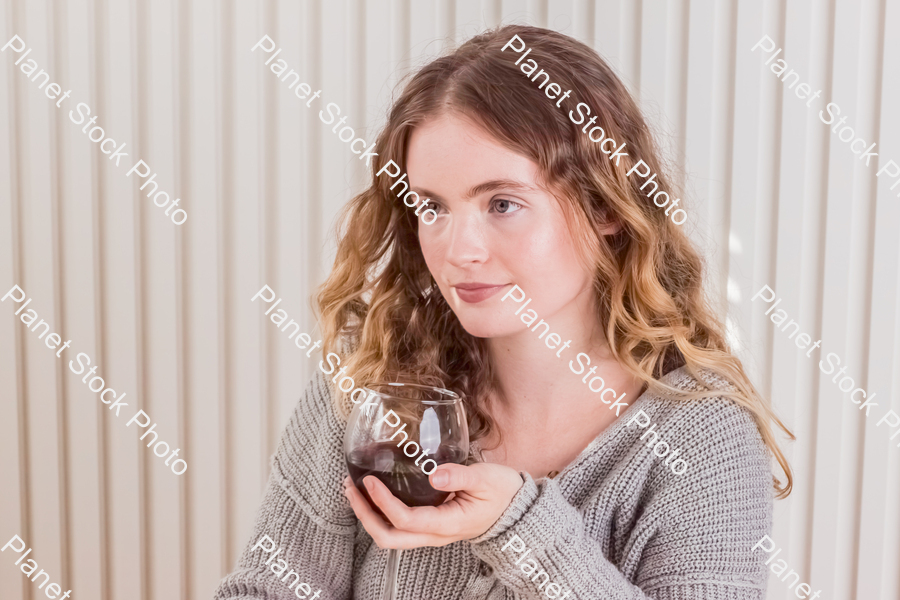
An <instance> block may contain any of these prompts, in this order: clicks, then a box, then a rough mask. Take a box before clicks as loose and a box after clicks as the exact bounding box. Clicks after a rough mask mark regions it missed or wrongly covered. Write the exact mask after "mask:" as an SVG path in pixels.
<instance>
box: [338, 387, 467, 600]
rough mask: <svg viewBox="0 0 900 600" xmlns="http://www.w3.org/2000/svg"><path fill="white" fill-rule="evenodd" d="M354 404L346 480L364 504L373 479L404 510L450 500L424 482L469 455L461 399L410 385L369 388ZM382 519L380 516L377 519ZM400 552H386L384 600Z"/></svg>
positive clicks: (393, 583) (393, 587) (392, 587)
mask: <svg viewBox="0 0 900 600" xmlns="http://www.w3.org/2000/svg"><path fill="white" fill-rule="evenodd" d="M363 391H365V393H366V397H365V399H363V398H362V397H361V396H360V395H357V394H356V392H354V395H355V396H356V397H355V398H353V401H354V402H356V406H355V407H354V409H353V412H352V413H351V414H350V419H349V421H348V423H347V432H346V434H345V435H344V457H345V458H346V460H347V468H348V469H349V471H350V478H351V479H352V480H353V483H354V485H356V488H357V489H358V490H359V491H360V492H361V493H362V495H363V496H364V497H365V498H366V500H368V501H369V504H371V505H372V507H373V508H374V509H375V510H376V511H377V512H378V513H379V514H382V513H381V511H380V510H378V507H376V506H375V504H374V503H372V501H371V498H369V494H368V492H367V491H366V487H365V485H363V479H364V478H365V477H366V476H367V475H373V476H375V477H377V478H378V479H379V480H380V481H381V482H382V483H384V485H385V486H387V488H388V489H389V490H390V491H391V493H392V494H394V496H396V497H397V498H399V499H400V500H402V501H403V502H404V503H405V504H406V505H407V506H437V505H438V504H440V503H442V502H443V501H444V500H446V499H447V497H448V496H449V495H450V492H441V491H438V490H436V489H434V488H433V487H431V484H430V483H429V481H428V475H429V474H430V473H432V472H433V471H434V469H435V468H436V467H437V465H440V464H444V463H457V464H462V463H464V462H465V461H466V458H467V457H468V453H469V427H468V425H467V422H466V411H465V407H464V406H463V401H462V398H461V397H460V396H459V395H457V394H455V393H453V392H451V391H450V390H445V389H442V388H436V387H431V386H425V385H418V384H411V383H374V384H372V385H369V386H367V387H366V388H364V389H363ZM382 516H383V514H382ZM399 571H400V550H396V549H391V550H390V552H389V554H388V564H387V571H386V576H385V585H384V594H383V596H382V597H383V599H384V600H396V597H397V575H398V573H399Z"/></svg>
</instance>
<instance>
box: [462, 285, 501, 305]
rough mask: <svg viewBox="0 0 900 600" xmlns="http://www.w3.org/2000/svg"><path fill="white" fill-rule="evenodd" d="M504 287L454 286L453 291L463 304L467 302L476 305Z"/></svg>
mask: <svg viewBox="0 0 900 600" xmlns="http://www.w3.org/2000/svg"><path fill="white" fill-rule="evenodd" d="M504 287H506V286H505V285H480V284H469V285H466V286H464V287H462V286H454V287H453V289H455V290H456V295H457V296H459V299H460V300H462V301H463V302H468V303H469V304H477V303H478V302H481V301H483V300H487V299H488V298H490V297H491V296H493V295H494V294H496V293H497V292H499V291H500V290H502V289H503V288H504Z"/></svg>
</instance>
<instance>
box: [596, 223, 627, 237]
mask: <svg viewBox="0 0 900 600" xmlns="http://www.w3.org/2000/svg"><path fill="white" fill-rule="evenodd" d="M620 231H622V224H621V223H619V221H618V219H610V220H608V221H606V222H605V223H603V224H602V225H601V226H600V228H599V233H600V235H615V234H617V233H619V232H620Z"/></svg>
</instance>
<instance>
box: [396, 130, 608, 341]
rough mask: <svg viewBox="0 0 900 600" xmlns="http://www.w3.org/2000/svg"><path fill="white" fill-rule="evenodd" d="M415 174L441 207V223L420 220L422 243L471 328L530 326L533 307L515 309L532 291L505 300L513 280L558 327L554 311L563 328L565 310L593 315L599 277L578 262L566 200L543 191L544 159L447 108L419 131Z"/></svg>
mask: <svg viewBox="0 0 900 600" xmlns="http://www.w3.org/2000/svg"><path fill="white" fill-rule="evenodd" d="M407 174H408V175H409V181H410V184H411V186H412V187H411V188H410V189H411V190H414V191H416V192H417V193H418V194H419V196H420V197H421V198H426V197H427V198H429V199H430V201H431V202H430V206H433V207H434V209H435V210H436V211H437V212H438V217H437V219H436V220H435V221H434V222H433V223H432V224H430V225H426V224H424V223H422V222H421V221H420V222H419V242H420V244H421V246H422V253H423V254H424V256H425V262H426V263H427V264H428V269H429V270H430V271H431V274H432V276H433V277H434V279H435V281H437V284H438V287H439V288H440V290H441V293H442V294H443V295H444V298H446V300H447V302H448V304H449V305H450V307H451V308H452V309H453V312H455V313H456V316H457V317H458V318H459V320H460V323H461V324H462V326H463V327H464V328H465V329H466V331H468V332H469V333H470V334H472V335H474V336H476V337H482V338H498V337H504V336H509V335H512V334H516V333H519V332H521V331H523V330H524V329H525V328H526V325H525V324H524V323H523V322H522V321H521V320H520V316H521V315H522V314H524V313H525V311H522V312H521V313H520V315H519V316H517V315H516V314H515V312H516V311H517V310H518V309H519V308H520V307H521V306H523V305H524V304H525V300H524V299H523V300H522V301H521V302H519V303H516V302H515V300H516V299H519V298H521V297H522V294H521V293H519V292H518V291H517V290H516V291H515V293H513V294H512V295H510V296H509V297H507V298H506V300H502V298H503V297H504V296H505V295H506V294H507V293H508V292H510V290H513V285H518V286H519V288H521V289H522V290H523V291H524V294H525V298H526V299H527V298H531V299H532V300H531V302H530V303H529V304H528V306H527V308H526V310H528V309H534V311H535V312H536V313H537V314H538V316H539V317H540V318H541V319H545V320H547V321H548V322H550V323H551V329H552V327H553V326H554V325H555V323H554V320H553V319H552V317H553V315H558V318H557V322H559V324H560V325H561V324H562V323H561V321H563V318H562V317H563V314H566V315H568V316H570V317H571V316H576V315H573V314H570V313H578V315H577V316H580V317H584V318H589V315H590V313H591V311H592V302H591V294H592V291H591V289H592V288H591V279H592V277H591V273H589V272H588V271H587V269H585V268H584V267H583V266H582V265H581V263H580V262H579V260H578V259H577V254H576V249H575V246H574V243H573V240H572V235H571V234H570V232H569V228H568V226H567V224H566V220H565V217H564V215H563V212H562V209H561V207H560V201H559V200H557V199H556V198H555V197H554V196H553V195H552V194H551V193H550V192H549V191H547V190H544V189H541V188H540V187H539V184H538V174H539V170H538V165H537V164H536V163H534V162H532V161H531V160H530V159H528V158H525V157H524V156H522V155H520V154H516V153H515V152H513V151H511V150H509V149H507V148H505V147H504V146H502V145H500V143H499V142H497V141H496V140H495V139H493V138H491V137H489V136H488V134H486V133H485V132H484V131H483V130H482V129H480V128H479V127H478V126H476V125H474V124H473V123H472V122H470V121H469V120H467V119H465V118H463V117H460V116H456V115H453V114H443V115H440V116H438V117H434V118H432V119H429V120H427V121H426V122H425V123H423V124H422V125H421V126H419V127H417V128H416V129H415V130H414V132H413V134H412V138H411V139H410V142H409V149H408V153H407ZM397 201H398V202H400V199H398V200H397ZM408 210H413V209H411V208H410V209H408ZM585 325H587V323H585ZM556 326H559V325H556Z"/></svg>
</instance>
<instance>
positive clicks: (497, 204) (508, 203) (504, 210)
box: [493, 198, 522, 214]
mask: <svg viewBox="0 0 900 600" xmlns="http://www.w3.org/2000/svg"><path fill="white" fill-rule="evenodd" d="M493 208H495V209H496V211H497V212H498V213H501V214H508V213H512V212H516V211H517V210H519V209H520V208H522V205H521V204H519V203H518V202H513V201H512V200H507V199H505V198H498V199H497V200H495V201H494V206H493Z"/></svg>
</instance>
